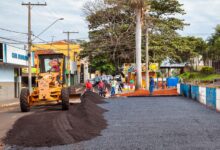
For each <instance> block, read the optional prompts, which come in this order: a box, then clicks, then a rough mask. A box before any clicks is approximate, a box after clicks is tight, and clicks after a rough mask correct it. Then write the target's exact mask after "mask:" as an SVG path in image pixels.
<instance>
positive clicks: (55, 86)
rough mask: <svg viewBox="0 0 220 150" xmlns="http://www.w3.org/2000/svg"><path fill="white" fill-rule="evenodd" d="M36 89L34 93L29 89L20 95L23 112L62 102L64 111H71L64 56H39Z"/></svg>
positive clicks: (23, 90) (25, 89)
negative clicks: (34, 107)
mask: <svg viewBox="0 0 220 150" xmlns="http://www.w3.org/2000/svg"><path fill="white" fill-rule="evenodd" d="M36 68H37V73H36V85H37V86H36V87H35V88H34V89H33V92H31V93H30V92H29V90H28V89H27V88H24V89H22V91H21V94H20V108H21V111H22V112H28V111H30V107H31V106H36V105H43V104H49V103H51V102H60V101H61V104H62V109H63V110H68V109H69V90H68V87H67V84H66V75H65V71H66V68H67V67H66V61H65V55H63V54H39V55H38V60H37V67H36Z"/></svg>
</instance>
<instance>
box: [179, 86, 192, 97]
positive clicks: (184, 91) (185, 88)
mask: <svg viewBox="0 0 220 150" xmlns="http://www.w3.org/2000/svg"><path fill="white" fill-rule="evenodd" d="M180 92H181V95H183V96H185V97H188V98H191V85H188V84H181V85H180Z"/></svg>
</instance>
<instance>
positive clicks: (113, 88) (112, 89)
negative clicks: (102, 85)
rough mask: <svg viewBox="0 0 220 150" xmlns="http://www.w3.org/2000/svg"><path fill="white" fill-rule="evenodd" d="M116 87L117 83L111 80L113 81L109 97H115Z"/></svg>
mask: <svg viewBox="0 0 220 150" xmlns="http://www.w3.org/2000/svg"><path fill="white" fill-rule="evenodd" d="M116 85H117V81H116V80H115V79H114V78H113V80H112V81H111V96H114V95H115V88H116Z"/></svg>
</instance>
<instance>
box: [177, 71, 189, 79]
mask: <svg viewBox="0 0 220 150" xmlns="http://www.w3.org/2000/svg"><path fill="white" fill-rule="evenodd" d="M189 76H190V72H184V73H183V74H180V75H179V77H180V78H182V79H189Z"/></svg>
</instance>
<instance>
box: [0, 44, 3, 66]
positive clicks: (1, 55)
mask: <svg viewBox="0 0 220 150" xmlns="http://www.w3.org/2000/svg"><path fill="white" fill-rule="evenodd" d="M0 62H3V44H2V43H0Z"/></svg>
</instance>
